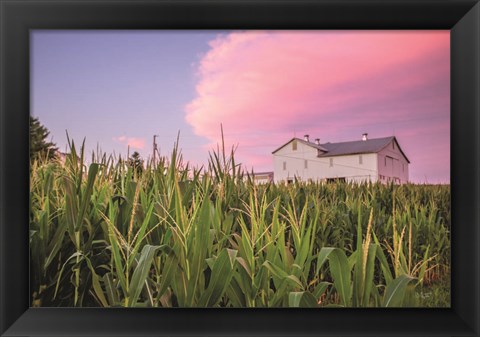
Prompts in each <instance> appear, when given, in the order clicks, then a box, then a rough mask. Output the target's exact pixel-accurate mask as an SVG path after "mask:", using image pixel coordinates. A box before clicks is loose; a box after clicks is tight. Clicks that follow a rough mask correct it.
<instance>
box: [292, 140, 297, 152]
mask: <svg viewBox="0 0 480 337" xmlns="http://www.w3.org/2000/svg"><path fill="white" fill-rule="evenodd" d="M292 151H297V141H296V140H294V141H293V142H292Z"/></svg>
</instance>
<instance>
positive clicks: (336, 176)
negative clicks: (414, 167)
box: [272, 133, 410, 184]
mask: <svg viewBox="0 0 480 337" xmlns="http://www.w3.org/2000/svg"><path fill="white" fill-rule="evenodd" d="M272 154H273V162H274V180H275V182H281V181H283V182H288V183H289V182H293V181H294V180H295V179H299V180H301V181H309V180H313V181H335V180H340V181H354V182H362V181H371V182H376V181H381V182H385V183H386V182H390V181H393V182H394V183H396V184H404V183H406V182H408V164H409V163H410V161H409V160H408V158H407V156H406V155H405V153H404V152H403V151H402V149H401V148H400V145H399V144H398V141H397V139H396V138H395V137H394V136H392V137H385V138H376V139H368V134H366V133H365V134H363V136H362V139H361V140H358V141H351V142H341V143H324V144H320V139H318V138H317V139H315V142H310V140H309V136H308V135H305V137H304V139H299V138H292V139H290V140H289V141H288V142H287V143H285V144H284V145H282V146H280V147H279V148H278V149H276V150H275V151H273V152H272Z"/></svg>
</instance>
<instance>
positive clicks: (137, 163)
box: [128, 151, 144, 176]
mask: <svg viewBox="0 0 480 337" xmlns="http://www.w3.org/2000/svg"><path fill="white" fill-rule="evenodd" d="M143 164H144V161H143V159H142V157H141V156H140V153H138V152H137V151H135V152H133V154H132V155H131V157H130V158H129V159H128V166H130V167H131V168H132V169H133V170H134V172H135V173H136V175H137V176H140V175H141V174H142V173H143V170H144V167H143Z"/></svg>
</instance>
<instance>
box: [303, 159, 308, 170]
mask: <svg viewBox="0 0 480 337" xmlns="http://www.w3.org/2000/svg"><path fill="white" fill-rule="evenodd" d="M304 168H306V169H308V160H304Z"/></svg>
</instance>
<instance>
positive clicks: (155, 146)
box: [153, 135, 158, 165]
mask: <svg viewBox="0 0 480 337" xmlns="http://www.w3.org/2000/svg"><path fill="white" fill-rule="evenodd" d="M157 137H158V135H153V165H155V155H156V153H157V140H156V138H157Z"/></svg>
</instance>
